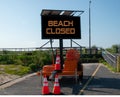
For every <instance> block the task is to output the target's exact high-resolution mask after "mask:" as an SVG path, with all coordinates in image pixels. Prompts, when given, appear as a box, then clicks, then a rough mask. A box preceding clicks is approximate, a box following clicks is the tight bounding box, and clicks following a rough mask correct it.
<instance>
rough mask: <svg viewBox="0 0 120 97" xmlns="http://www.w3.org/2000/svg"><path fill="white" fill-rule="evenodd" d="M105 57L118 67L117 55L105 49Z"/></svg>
mask: <svg viewBox="0 0 120 97" xmlns="http://www.w3.org/2000/svg"><path fill="white" fill-rule="evenodd" d="M102 56H103V58H104V59H105V60H106V61H107V62H108V63H109V64H110V65H111V66H113V67H115V68H116V67H117V56H115V55H113V54H111V53H110V52H108V51H106V50H104V51H102Z"/></svg>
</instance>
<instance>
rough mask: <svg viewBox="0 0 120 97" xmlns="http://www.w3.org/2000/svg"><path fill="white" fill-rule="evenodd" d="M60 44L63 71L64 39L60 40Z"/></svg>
mask: <svg viewBox="0 0 120 97" xmlns="http://www.w3.org/2000/svg"><path fill="white" fill-rule="evenodd" d="M59 43H60V64H61V69H63V39H59Z"/></svg>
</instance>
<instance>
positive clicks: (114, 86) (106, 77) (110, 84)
mask: <svg viewBox="0 0 120 97" xmlns="http://www.w3.org/2000/svg"><path fill="white" fill-rule="evenodd" d="M98 65H99V64H97V63H96V64H84V78H83V84H82V85H81V84H75V80H74V78H73V77H72V78H70V77H69V78H66V77H64V78H62V79H60V80H59V82H60V87H61V92H62V93H63V94H64V95H78V94H80V90H81V89H83V87H85V85H86V83H87V82H88V80H89V79H90V78H91V75H92V74H93V73H94V71H95V70H96V68H97V67H98ZM53 83H54V82H50V81H49V88H50V91H52V88H53ZM41 87H42V84H41V79H40V77H38V76H31V77H29V78H26V79H25V80H23V81H21V82H19V83H16V84H14V85H12V86H10V87H7V88H5V89H1V90H0V95H41ZM119 90H120V74H114V73H112V72H110V71H109V70H108V69H106V68H105V67H104V66H102V65H101V66H100V68H99V69H98V71H96V73H95V76H94V78H93V79H91V81H90V83H89V84H88V85H86V87H85V88H84V90H83V95H112V94H113V95H115V94H120V92H119Z"/></svg>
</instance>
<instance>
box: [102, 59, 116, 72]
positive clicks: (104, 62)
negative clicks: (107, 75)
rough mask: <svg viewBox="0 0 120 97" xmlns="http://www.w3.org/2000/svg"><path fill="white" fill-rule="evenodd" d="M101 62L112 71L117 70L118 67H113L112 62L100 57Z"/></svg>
mask: <svg viewBox="0 0 120 97" xmlns="http://www.w3.org/2000/svg"><path fill="white" fill-rule="evenodd" d="M100 63H103V64H104V65H105V66H106V67H107V68H108V69H109V70H110V71H112V72H117V68H114V67H112V66H111V65H110V64H108V63H107V62H106V61H105V60H103V59H100Z"/></svg>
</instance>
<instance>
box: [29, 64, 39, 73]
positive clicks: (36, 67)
mask: <svg viewBox="0 0 120 97" xmlns="http://www.w3.org/2000/svg"><path fill="white" fill-rule="evenodd" d="M29 67H30V69H31V71H33V72H35V71H38V70H39V69H40V65H39V64H34V63H32V64H30V65H29Z"/></svg>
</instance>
